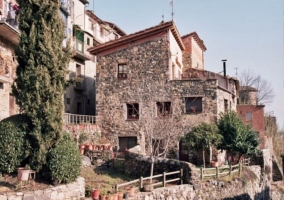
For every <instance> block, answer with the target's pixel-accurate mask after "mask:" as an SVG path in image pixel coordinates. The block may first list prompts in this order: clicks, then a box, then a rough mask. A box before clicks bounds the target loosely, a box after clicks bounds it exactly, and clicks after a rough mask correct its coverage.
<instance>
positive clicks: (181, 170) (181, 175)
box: [180, 168, 183, 185]
mask: <svg viewBox="0 0 284 200" xmlns="http://www.w3.org/2000/svg"><path fill="white" fill-rule="evenodd" d="M180 184H181V185H182V184H183V169H182V168H181V169H180Z"/></svg>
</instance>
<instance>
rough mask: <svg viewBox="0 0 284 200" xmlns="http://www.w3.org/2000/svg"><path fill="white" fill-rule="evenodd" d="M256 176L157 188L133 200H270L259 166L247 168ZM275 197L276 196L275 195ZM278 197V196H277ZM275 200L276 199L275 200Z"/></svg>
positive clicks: (138, 195) (137, 195) (138, 194)
mask: <svg viewBox="0 0 284 200" xmlns="http://www.w3.org/2000/svg"><path fill="white" fill-rule="evenodd" d="M249 168H250V170H251V171H253V172H254V173H255V175H256V177H257V178H256V179H254V180H251V181H247V182H245V181H243V180H240V179H235V180H233V181H230V182H223V181H215V180H211V181H207V182H202V184H201V185H199V186H198V187H196V186H193V185H178V186H171V187H167V188H158V189H155V190H154V191H152V192H147V193H146V192H143V193H137V194H136V196H135V198H134V199H135V200H140V199H141V200H142V199H165V200H167V199H183V200H186V199H188V200H193V199H194V200H201V199H202V200H203V199H210V200H219V199H226V200H242V199H254V200H264V199H270V197H269V187H267V185H266V178H264V179H262V177H261V176H262V175H261V169H260V167H259V166H251V167H249ZM275 196H277V195H275ZM278 196H280V195H279V194H278ZM275 200H276V199H275Z"/></svg>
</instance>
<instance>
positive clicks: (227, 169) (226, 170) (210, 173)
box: [200, 158, 250, 180]
mask: <svg viewBox="0 0 284 200" xmlns="http://www.w3.org/2000/svg"><path fill="white" fill-rule="evenodd" d="M249 163H250V158H248V159H243V160H241V161H240V162H239V164H236V165H228V166H223V167H215V168H203V167H202V168H201V169H200V171H201V180H203V178H205V177H216V178H219V177H220V175H229V176H231V174H232V173H235V172H238V173H239V175H240V174H241V170H242V167H243V165H245V166H248V165H249ZM206 172H207V173H206Z"/></svg>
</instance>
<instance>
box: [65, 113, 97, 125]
mask: <svg viewBox="0 0 284 200" xmlns="http://www.w3.org/2000/svg"><path fill="white" fill-rule="evenodd" d="M95 123H96V116H92V115H77V114H70V113H64V124H65V125H69V124H95Z"/></svg>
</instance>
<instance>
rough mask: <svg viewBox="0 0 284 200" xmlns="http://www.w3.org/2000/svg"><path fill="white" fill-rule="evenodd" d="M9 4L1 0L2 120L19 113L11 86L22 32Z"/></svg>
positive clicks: (0, 91) (0, 102)
mask: <svg viewBox="0 0 284 200" xmlns="http://www.w3.org/2000/svg"><path fill="white" fill-rule="evenodd" d="M15 4H16V3H15ZM9 5H10V4H9V3H8V2H7V1H4V0H0V99H1V101H0V120H1V119H3V118H6V117H9V116H10V115H13V114H16V113H18V107H17V105H16V104H15V99H14V97H13V95H12V93H11V91H12V89H11V86H12V83H13V80H14V79H15V74H16V66H17V59H16V57H15V54H14V50H15V48H16V46H17V45H18V42H19V34H20V33H19V30H18V29H17V26H16V25H15V23H14V22H15V15H14V14H15V13H14V12H15V11H14V10H13V11H10V10H9ZM13 5H14V4H13ZM10 7H11V6H10ZM11 12H13V13H12V14H13V16H12V15H11ZM11 16H12V17H14V18H11ZM8 18H9V19H8ZM12 20H13V21H12ZM11 23H13V24H11ZM12 25H13V26H12Z"/></svg>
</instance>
